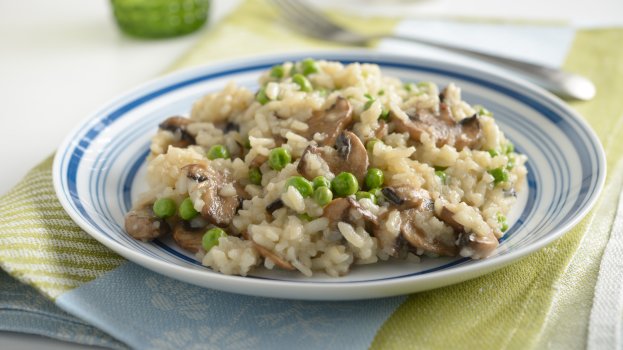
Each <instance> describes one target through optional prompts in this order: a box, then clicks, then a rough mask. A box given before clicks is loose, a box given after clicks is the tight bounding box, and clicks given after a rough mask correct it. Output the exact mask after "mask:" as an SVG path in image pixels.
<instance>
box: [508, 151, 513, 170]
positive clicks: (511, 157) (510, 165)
mask: <svg viewBox="0 0 623 350" xmlns="http://www.w3.org/2000/svg"><path fill="white" fill-rule="evenodd" d="M514 167H515V156H513V155H512V154H509V155H508V162H507V163H506V170H511V169H512V168H514Z"/></svg>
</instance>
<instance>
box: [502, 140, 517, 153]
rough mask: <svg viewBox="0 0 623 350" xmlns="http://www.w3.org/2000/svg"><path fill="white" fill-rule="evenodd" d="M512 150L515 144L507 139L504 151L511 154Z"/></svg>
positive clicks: (513, 150)
mask: <svg viewBox="0 0 623 350" xmlns="http://www.w3.org/2000/svg"><path fill="white" fill-rule="evenodd" d="M513 152H515V145H513V143H512V142H510V141H508V143H507V144H506V147H504V153H506V154H511V153H513Z"/></svg>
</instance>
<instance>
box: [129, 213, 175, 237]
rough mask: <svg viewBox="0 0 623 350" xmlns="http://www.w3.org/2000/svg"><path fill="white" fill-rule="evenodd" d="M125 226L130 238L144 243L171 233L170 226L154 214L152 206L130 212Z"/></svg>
mask: <svg viewBox="0 0 623 350" xmlns="http://www.w3.org/2000/svg"><path fill="white" fill-rule="evenodd" d="M124 226H125V230H126V232H127V233H128V234H129V235H130V236H132V237H133V238H135V239H139V240H142V241H151V240H152V239H154V238H157V237H160V236H162V235H165V234H167V233H168V232H170V231H171V227H170V226H169V224H168V223H167V222H166V221H164V220H163V219H160V218H159V217H157V216H156V214H154V212H153V210H152V209H151V205H150V204H148V205H144V206H142V207H139V208H136V209H132V210H131V211H130V212H128V214H126V216H125V222H124Z"/></svg>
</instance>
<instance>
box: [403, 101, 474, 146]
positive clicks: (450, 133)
mask: <svg viewBox="0 0 623 350" xmlns="http://www.w3.org/2000/svg"><path fill="white" fill-rule="evenodd" d="M392 121H393V122H394V125H395V127H396V130H397V131H398V132H407V133H409V137H410V138H411V139H413V140H415V141H417V142H421V141H420V140H421V137H422V134H423V133H427V134H429V135H430V136H431V137H432V138H433V139H434V140H435V145H436V146H437V147H442V146H444V145H450V146H454V147H455V148H456V149H457V150H458V151H460V150H462V149H463V148H465V147H468V148H476V147H477V146H478V145H479V143H480V136H481V130H480V121H479V119H478V115H477V114H474V115H473V116H471V117H469V118H465V119H463V120H461V121H460V122H458V123H457V122H456V121H455V120H454V118H453V117H452V110H451V109H450V107H449V106H448V105H446V104H445V103H441V104H440V105H439V115H435V114H433V113H431V112H430V111H425V112H424V111H422V112H420V113H415V114H414V115H410V116H409V120H406V121H405V120H403V119H401V118H399V117H397V116H396V115H395V114H393V113H392Z"/></svg>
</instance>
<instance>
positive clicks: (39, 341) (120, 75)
mask: <svg viewBox="0 0 623 350" xmlns="http://www.w3.org/2000/svg"><path fill="white" fill-rule="evenodd" d="M323 1H324V0H323ZM354 1H355V0H348V1H343V2H342V3H341V4H342V6H348V5H352V4H353V3H354ZM361 1H362V2H365V3H366V6H365V8H364V12H365V11H366V10H367V11H368V12H372V13H382V12H384V11H385V12H386V13H387V12H391V11H395V9H396V8H397V7H398V6H405V7H406V9H405V10H404V11H401V12H403V13H409V14H411V15H413V16H417V17H454V18H456V17H491V18H513V19H516V18H520V19H536V20H558V21H560V20H563V21H569V22H572V23H576V24H582V25H591V26H594V25H597V26H603V25H610V24H617V25H622V24H623V15H622V14H623V1H621V0H594V1H591V2H590V5H591V6H590V7H587V6H585V5H586V2H583V1H567V0H550V1H542V0H523V1H511V2H508V1H505V2H503V3H504V4H503V6H502V4H501V2H500V1H498V0H470V1H463V0H412V1H408V0H394V1H385V2H381V1H380V0H361ZM233 3H235V2H233ZM324 3H331V2H329V1H324ZM467 4H469V5H467ZM232 6H233V5H232V1H227V0H216V1H215V4H214V10H215V12H214V13H213V16H216V17H221V16H222V15H223V14H224V13H226V12H227V10H228V9H230V8H231V7H232ZM380 6H383V8H382V9H378V8H379V7H380ZM381 10H384V11H381ZM209 29H210V27H209V26H208V27H206V28H203V29H202V30H200V31H199V32H198V33H194V34H191V35H189V36H185V37H181V38H175V39H168V40H154V41H142V40H136V39H132V38H128V37H125V36H123V35H122V34H121V33H120V32H119V31H118V30H117V28H116V27H115V24H114V22H113V20H112V16H111V13H110V9H109V6H108V2H107V1H104V0H99V1H93V0H92V1H85V0H57V1H50V0H23V1H2V2H0V96H1V98H0V101H1V104H0V105H1V108H2V112H0V118H2V127H1V128H0V158H1V159H2V161H3V163H4V166H3V167H2V170H1V171H0V194H3V193H5V192H7V191H8V190H9V189H10V188H11V187H13V185H15V184H16V183H17V182H18V181H19V180H20V179H21V178H22V177H23V176H24V174H26V172H27V171H28V170H29V169H30V168H32V167H33V166H35V165H36V164H37V163H38V162H40V161H41V160H42V159H44V158H45V157H46V156H48V155H50V154H52V152H53V151H54V150H55V149H56V147H57V146H58V144H59V143H60V142H61V140H62V139H63V138H64V137H65V135H66V134H67V133H68V132H69V131H70V130H71V129H72V128H73V127H74V126H75V125H76V124H77V123H79V122H80V121H81V120H83V119H85V118H86V117H87V116H88V115H89V113H90V112H92V111H94V110H95V109H96V108H97V107H98V106H100V105H101V104H103V103H105V102H106V101H107V100H109V99H111V98H113V97H115V96H116V95H118V94H120V93H123V92H124V91H126V90H128V89H130V88H132V87H133V86H135V85H137V84H140V83H142V82H144V81H146V80H149V79H151V78H153V77H155V76H157V75H158V74H160V73H161V72H162V71H163V70H165V69H166V68H167V67H168V66H169V65H170V64H171V63H172V62H173V61H174V60H175V59H176V58H177V57H179V56H180V55H181V54H182V53H184V52H185V51H186V50H188V49H189V48H190V47H192V45H193V43H194V42H195V41H196V40H197V39H198V38H199V37H200V36H201V35H202V34H204V33H205V31H206V30H209ZM80 348H85V347H83V346H79V345H74V344H68V343H64V342H60V341H55V340H50V339H47V338H43V337H39V336H33V335H24V334H18V333H11V332H0V349H80Z"/></svg>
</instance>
